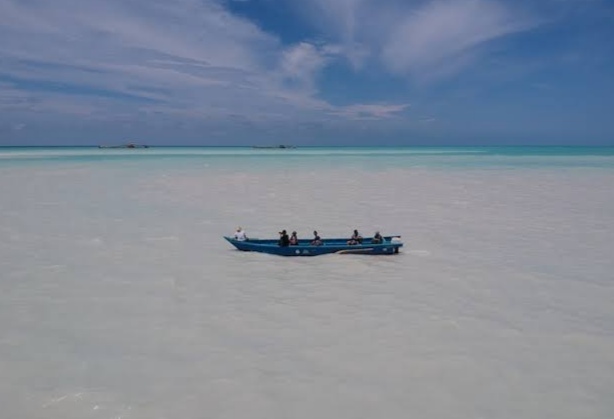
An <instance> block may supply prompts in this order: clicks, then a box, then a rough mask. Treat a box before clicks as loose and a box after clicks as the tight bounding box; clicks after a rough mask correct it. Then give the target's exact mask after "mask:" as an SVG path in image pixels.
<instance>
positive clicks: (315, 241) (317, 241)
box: [310, 230, 322, 246]
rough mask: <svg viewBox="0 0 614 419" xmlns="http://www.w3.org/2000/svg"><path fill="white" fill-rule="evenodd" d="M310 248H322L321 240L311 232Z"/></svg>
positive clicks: (314, 232) (316, 233) (315, 232)
mask: <svg viewBox="0 0 614 419" xmlns="http://www.w3.org/2000/svg"><path fill="white" fill-rule="evenodd" d="M310 244H311V245H312V246H322V239H321V238H320V236H319V235H318V232H317V231H315V230H314V231H313V240H312V241H311V243H310Z"/></svg>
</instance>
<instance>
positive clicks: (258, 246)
mask: <svg viewBox="0 0 614 419" xmlns="http://www.w3.org/2000/svg"><path fill="white" fill-rule="evenodd" d="M224 238H225V239H226V240H227V241H228V242H229V243H230V244H232V245H233V246H234V247H236V248H237V249H238V250H242V251H244V252H261V253H269V254H271V255H279V256H319V255H326V254H331V253H336V254H340V255H348V254H350V255H392V254H395V253H399V249H400V248H401V247H403V242H402V241H401V236H385V237H384V240H383V242H382V243H371V240H372V238H371V237H366V238H364V239H363V241H362V243H361V244H347V242H348V239H347V238H346V239H342V238H336V239H323V240H322V244H321V245H318V246H314V245H311V244H310V242H309V241H308V240H302V241H299V244H298V245H294V246H280V245H279V244H278V240H275V239H249V240H237V239H235V238H233V237H227V236H224Z"/></svg>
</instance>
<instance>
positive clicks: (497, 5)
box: [300, 0, 538, 79]
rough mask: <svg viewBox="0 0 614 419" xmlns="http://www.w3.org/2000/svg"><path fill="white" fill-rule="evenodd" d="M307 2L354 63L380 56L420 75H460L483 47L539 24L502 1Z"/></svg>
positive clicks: (396, 68)
mask: <svg viewBox="0 0 614 419" xmlns="http://www.w3.org/2000/svg"><path fill="white" fill-rule="evenodd" d="M301 5H302V6H300V7H302V8H304V9H306V10H307V12H306V16H308V17H310V18H311V19H312V21H313V24H314V25H315V26H317V27H318V28H320V29H321V30H322V31H324V32H325V33H327V34H328V36H329V37H330V39H331V42H338V43H340V44H341V45H342V46H343V52H344V54H345V55H346V57H347V58H348V59H349V60H350V61H351V62H353V63H355V64H356V63H360V62H361V60H363V59H365V58H367V57H370V58H375V59H379V61H380V63H381V64H383V66H384V67H385V68H386V69H387V70H388V71H389V72H390V73H392V74H395V75H401V76H408V77H412V78H415V79H425V78H432V77H435V76H436V77H445V76H449V75H453V74H456V73H458V72H459V71H461V70H462V69H463V68H465V67H467V66H468V65H470V64H472V63H474V62H475V61H476V60H477V59H478V58H479V57H480V54H479V52H480V47H483V46H485V45H488V43H489V42H492V41H495V40H497V39H500V38H502V37H504V36H506V35H511V34H515V33H519V32H522V31H526V30H528V29H531V28H533V27H535V25H536V24H538V20H537V19H535V18H534V17H532V16H531V15H529V14H528V13H524V12H522V11H521V9H520V7H521V6H519V5H518V4H514V3H511V2H507V3H504V2H503V1H501V0H427V1H400V0H381V1H380V0H342V1H338V2H330V1H326V0H312V1H311V2H307V3H306V5H305V4H304V3H301Z"/></svg>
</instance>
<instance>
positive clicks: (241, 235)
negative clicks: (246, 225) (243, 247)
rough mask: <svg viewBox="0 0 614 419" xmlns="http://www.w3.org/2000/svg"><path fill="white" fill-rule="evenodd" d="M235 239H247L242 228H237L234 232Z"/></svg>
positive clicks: (242, 240) (241, 240)
mask: <svg viewBox="0 0 614 419" xmlns="http://www.w3.org/2000/svg"><path fill="white" fill-rule="evenodd" d="M235 240H239V241H240V242H244V241H246V240H247V236H246V235H245V231H243V228H241V227H238V228H237V231H236V232H235Z"/></svg>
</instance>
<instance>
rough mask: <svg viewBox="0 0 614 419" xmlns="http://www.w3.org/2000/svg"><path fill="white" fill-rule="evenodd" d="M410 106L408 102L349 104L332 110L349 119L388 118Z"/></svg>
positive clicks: (333, 112)
mask: <svg viewBox="0 0 614 419" xmlns="http://www.w3.org/2000/svg"><path fill="white" fill-rule="evenodd" d="M407 108H409V105H408V104H400V105H389V104H380V105H378V104H369V105H363V104H360V105H349V106H344V107H338V108H335V109H333V110H331V113H332V114H335V115H343V116H345V117H347V118H349V119H360V120H370V119H388V118H392V117H395V116H397V115H399V114H400V113H401V112H403V111H404V110H406V109H407Z"/></svg>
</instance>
